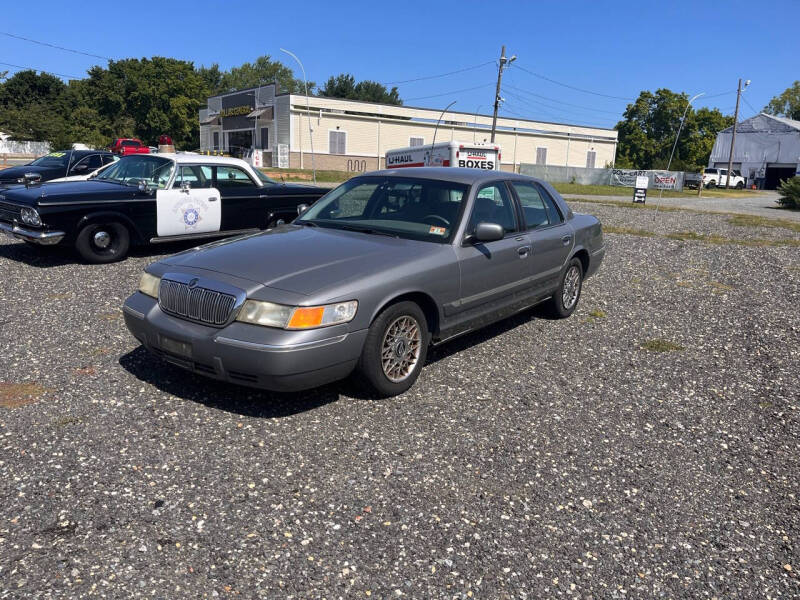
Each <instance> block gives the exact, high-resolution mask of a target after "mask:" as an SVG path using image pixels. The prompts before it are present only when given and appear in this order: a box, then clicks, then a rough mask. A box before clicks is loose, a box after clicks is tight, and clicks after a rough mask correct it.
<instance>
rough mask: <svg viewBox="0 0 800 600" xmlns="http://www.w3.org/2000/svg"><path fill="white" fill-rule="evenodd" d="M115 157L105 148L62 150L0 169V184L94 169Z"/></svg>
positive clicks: (88, 171)
mask: <svg viewBox="0 0 800 600" xmlns="http://www.w3.org/2000/svg"><path fill="white" fill-rule="evenodd" d="M114 160H116V159H115V157H114V155H113V154H111V152H106V151H105V150H62V151H60V152H51V153H50V154H46V155H45V156H40V157H39V158H37V159H36V160H34V161H33V162H30V163H28V164H27V165H21V166H19V167H9V168H8V169H3V170H1V171H0V186H8V185H11V184H15V183H24V182H25V180H26V179H28V181H29V182H34V181H50V180H51V179H59V178H61V177H73V176H75V175H83V174H85V173H90V172H91V171H96V170H97V169H99V168H100V167H102V166H103V165H107V164H109V163H112V162H114Z"/></svg>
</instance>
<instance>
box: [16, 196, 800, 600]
mask: <svg viewBox="0 0 800 600" xmlns="http://www.w3.org/2000/svg"><path fill="white" fill-rule="evenodd" d="M572 205H573V207H574V208H576V209H579V210H583V211H586V212H593V213H595V214H597V215H598V216H600V217H601V218H602V219H603V221H604V224H606V225H607V226H608V227H609V228H626V229H631V230H635V231H637V232H638V233H637V235H627V234H608V235H607V237H606V239H607V244H608V254H607V257H606V261H605V263H604V265H603V267H602V269H601V271H600V273H599V274H598V275H597V276H596V277H595V278H594V279H592V280H590V281H589V282H588V283H587V285H586V287H585V288H584V294H583V298H582V301H581V305H580V306H579V309H578V310H577V312H576V313H575V314H574V315H573V317H572V318H570V319H567V320H565V321H552V320H548V319H546V318H544V317H543V316H542V315H541V313H540V312H538V311H536V310H534V311H529V312H526V313H523V314H521V315H519V316H517V317H515V318H513V319H511V320H509V321H505V322H503V323H500V324H497V325H495V326H493V327H491V328H489V329H487V330H485V331H482V332H480V333H476V334H473V335H470V336H468V337H465V338H462V339H460V340H457V341H454V342H452V343H450V344H449V345H447V346H445V347H442V348H440V349H438V350H436V351H434V352H433V353H432V355H431V356H430V359H429V364H428V365H427V367H426V369H425V370H424V371H423V374H422V377H421V378H420V380H419V382H418V383H417V385H416V386H415V387H413V388H412V389H411V391H410V392H409V393H407V394H405V395H403V396H401V397H398V398H394V399H391V400H382V401H375V400H370V399H368V398H365V397H363V396H362V395H361V394H360V393H359V392H358V391H357V390H356V389H355V388H354V387H353V386H352V385H351V384H350V383H347V382H345V383H341V384H336V385H331V386H328V387H325V388H322V389H319V390H315V391H311V392H308V393H303V394H299V395H272V394H266V393H259V392H256V391H253V390H249V389H247V388H239V387H234V386H230V385H222V384H219V383H216V382H213V381H210V380H204V379H198V378H196V377H194V376H192V375H190V374H188V373H185V372H183V371H181V370H179V369H177V368H175V367H171V366H168V365H165V364H162V363H160V362H159V361H158V360H156V359H154V358H151V357H150V356H149V355H148V354H147V353H145V352H144V351H143V350H142V349H141V348H139V347H138V345H137V343H136V342H135V340H134V339H133V338H132V337H130V336H129V335H128V333H127V331H126V330H125V328H124V325H123V323H122V319H121V313H120V305H121V303H122V301H123V300H124V298H125V297H126V296H127V295H128V294H129V293H130V291H131V290H133V289H134V288H135V286H136V284H137V282H138V278H139V274H140V272H141V269H142V267H143V266H144V265H145V264H147V263H148V262H150V261H152V260H155V259H156V258H157V255H153V254H152V253H151V251H150V250H146V251H140V252H139V253H138V254H136V255H135V256H134V257H133V258H129V259H128V260H126V261H125V262H123V263H118V264H114V265H109V266H88V265H83V264H78V263H76V261H75V259H74V258H73V257H72V255H66V256H63V255H61V254H59V253H58V252H54V251H49V252H48V251H44V252H41V251H37V250H34V249H30V248H28V247H27V246H25V245H24V244H22V243H17V242H13V241H11V240H9V239H7V238H4V239H2V240H0V273H1V274H2V281H3V284H4V285H3V286H2V287H0V356H2V361H1V362H0V475H1V477H0V598H50V597H69V598H73V597H84V596H97V597H113V598H132V597H154V598H179V597H186V598H201V597H202V598H205V597H220V598H234V597H237V598H254V597H262V598H317V597H325V598H329V599H332V598H366V597H370V596H371V597H372V598H389V597H408V598H459V599H461V598H550V597H566V598H625V597H636V598H661V597H664V598H686V597H692V598H720V599H722V598H734V597H736V598H738V597H742V598H745V597H758V598H777V597H783V598H790V597H794V598H796V597H798V596H800V583H798V571H800V554H799V553H798V544H799V543H800V542H799V541H798V535H799V534H800V504H798V493H800V489H799V488H800V485H799V484H798V481H800V465H799V463H798V456H800V423H799V422H798V404H800V384H798V368H799V367H800V322H799V320H798V317H797V315H798V306H800V261H799V260H798V248H797V245H769V244H784V243H787V244H796V242H797V240H798V237H799V236H800V234H798V232H795V231H791V230H788V229H780V228H772V227H758V228H753V227H741V226H736V225H733V224H731V223H730V222H729V220H728V218H727V217H725V216H719V215H702V214H695V213H688V212H667V213H660V215H659V216H658V217H657V219H654V214H653V212H652V211H650V210H643V209H632V208H621V207H617V206H605V205H602V204H581V203H579V202H572ZM642 232H650V234H651V235H652V236H653V237H648V236H647V235H645V234H644V233H642ZM675 232H695V233H697V234H702V235H714V236H718V238H720V237H721V238H724V240H738V241H739V242H741V241H747V240H750V242H751V243H752V241H753V240H767V242H763V244H767V245H761V246H746V245H742V244H741V243H728V242H726V241H724V240H721V239H716V241H717V243H705V242H699V241H692V240H689V241H687V240H682V239H669V238H667V237H666V236H667V235H669V234H674V233H675ZM758 243H759V244H761V243H762V242H758ZM178 249H180V247H174V246H173V247H171V248H168V249H165V250H164V251H165V252H174V251H177V250H178ZM659 350H661V351H659Z"/></svg>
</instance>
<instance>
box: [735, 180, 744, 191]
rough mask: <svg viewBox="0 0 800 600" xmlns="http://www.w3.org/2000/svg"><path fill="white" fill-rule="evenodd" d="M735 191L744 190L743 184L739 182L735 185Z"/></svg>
mask: <svg viewBox="0 0 800 600" xmlns="http://www.w3.org/2000/svg"><path fill="white" fill-rule="evenodd" d="M736 189H737V190H743V189H744V184H743V183H742V182H741V181H740V182H739V183H737V184H736Z"/></svg>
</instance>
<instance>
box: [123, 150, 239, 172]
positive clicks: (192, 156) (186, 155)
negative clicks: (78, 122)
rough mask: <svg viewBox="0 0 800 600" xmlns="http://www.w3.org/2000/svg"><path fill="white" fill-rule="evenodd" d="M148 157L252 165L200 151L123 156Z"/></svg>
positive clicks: (215, 163)
mask: <svg viewBox="0 0 800 600" xmlns="http://www.w3.org/2000/svg"><path fill="white" fill-rule="evenodd" d="M133 156H135V157H138V158H141V157H143V156H144V157H147V156H152V157H154V158H168V159H170V160H174V161H175V162H176V163H178V164H179V165H185V164H192V165H193V164H197V163H198V162H202V163H205V164H209V165H236V166H238V167H246V168H247V169H250V167H251V165H250V163H249V162H247V161H244V160H241V159H240V158H232V157H230V156H210V155H207V154H200V153H199V152H175V153H172V152H153V153H150V154H129V155H127V156H124V157H122V158H128V157H133Z"/></svg>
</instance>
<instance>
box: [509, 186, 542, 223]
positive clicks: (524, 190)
mask: <svg viewBox="0 0 800 600" xmlns="http://www.w3.org/2000/svg"><path fill="white" fill-rule="evenodd" d="M511 185H513V186H514V190H515V191H516V192H517V196H519V203H520V205H521V206H522V213H523V214H524V215H525V225H526V226H527V227H528V229H536V228H537V227H547V226H548V225H549V224H550V219H549V217H548V211H547V206H546V205H545V203H544V200H543V198H542V194H540V193H539V190H538V189H537V188H536V186H535V185H533V184H530V183H520V182H516V181H515V182H512V184H511Z"/></svg>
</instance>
